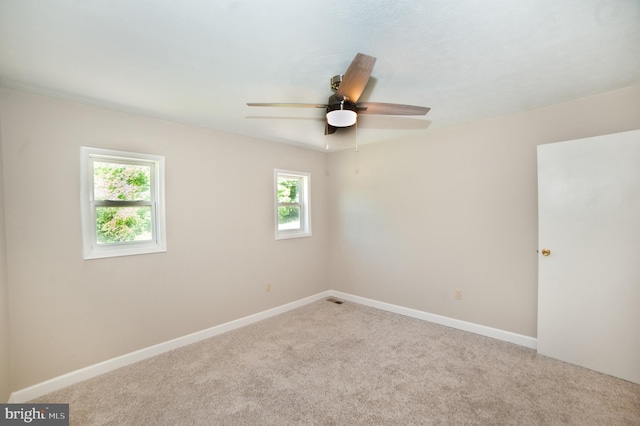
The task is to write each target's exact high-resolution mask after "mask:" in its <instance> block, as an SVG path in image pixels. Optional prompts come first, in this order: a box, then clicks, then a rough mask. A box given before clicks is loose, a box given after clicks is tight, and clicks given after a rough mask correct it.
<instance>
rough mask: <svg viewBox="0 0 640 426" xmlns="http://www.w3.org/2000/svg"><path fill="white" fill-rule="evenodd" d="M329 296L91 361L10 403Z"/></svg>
mask: <svg viewBox="0 0 640 426" xmlns="http://www.w3.org/2000/svg"><path fill="white" fill-rule="evenodd" d="M330 295H331V294H330V292H329V291H325V292H322V293H318V294H315V295H313V296H309V297H306V298H304V299H300V300H296V301H294V302H291V303H287V304H285V305H282V306H278V307H275V308H272V309H268V310H266V311H262V312H258V313H257V314H253V315H249V316H246V317H243V318H239V319H237V320H233V321H229V322H226V323H224V324H220V325H217V326H214V327H211V328H207V329H205V330H201V331H197V332H195V333H191V334H187V335H186V336H182V337H178V338H176V339H172V340H169V341H166V342H163V343H158V344H157V345H153V346H149V347H147V348H143V349H140V350H137V351H134V352H130V353H128V354H124V355H121V356H118V357H115V358H111V359H108V360H106V361H103V362H99V363H97V364H93V365H90V366H88V367H85V368H81V369H79V370H75V371H72V372H70V373H67V374H63V375H61V376H58V377H54V378H52V379H49V380H47V381H44V382H41V383H38V384H35V385H33V386H30V387H28V388H25V389H21V390H19V391H16V392H13V393H12V394H11V396H10V398H9V403H10V404H11V403H13V404H21V403H25V402H27V401H31V400H32V399H35V398H38V397H41V396H43V395H46V394H48V393H50V392H54V391H57V390H60V389H62V388H65V387H67V386H71V385H73V384H76V383H80V382H82V381H85V380H88V379H91V378H94V377H96V376H99V375H101V374H105V373H108V372H110V371H113V370H116V369H118V368H121V367H125V366H127V365H130V364H133V363H136V362H138V361H143V360H145V359H147V358H151V357H153V356H156V355H160V354H163V353H165V352H169V351H172V350H174V349H178V348H181V347H183V346H187V345H190V344H192V343H197V342H199V341H201V340H205V339H209V338H211V337H215V336H218V335H220V334H223V333H226V332H228V331H232V330H236V329H238V328H241V327H244V326H246V325H249V324H253V323H256V322H258V321H262V320H264V319H267V318H270V317H273V316H276V315H279V314H282V313H285V312H287V311H290V310H292V309H296V308H300V307H302V306H304V305H308V304H309V303H313V302H316V301H318V300H321V299H322V298H325V297H329V296H330Z"/></svg>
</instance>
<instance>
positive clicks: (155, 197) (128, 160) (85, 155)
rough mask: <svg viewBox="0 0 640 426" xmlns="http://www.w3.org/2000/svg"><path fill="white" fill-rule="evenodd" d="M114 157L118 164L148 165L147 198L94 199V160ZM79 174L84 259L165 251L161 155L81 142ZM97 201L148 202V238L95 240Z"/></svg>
mask: <svg viewBox="0 0 640 426" xmlns="http://www.w3.org/2000/svg"><path fill="white" fill-rule="evenodd" d="M114 160H115V161H117V162H118V163H122V164H134V165H142V166H151V179H150V192H151V200H150V201H96V200H95V199H94V182H93V178H94V170H93V164H94V162H95V161H107V162H108V161H114ZM80 176H81V179H80V207H81V221H82V256H83V258H84V259H100V258H105V257H116V256H131V255H138V254H148V253H159V252H166V251H167V241H166V225H165V205H164V204H165V203H164V199H165V196H164V157H163V156H159V155H151V154H140V153H135V152H126V151H114V150H110V149H99V148H90V147H84V146H83V147H80ZM100 205H113V206H121V207H126V206H133V205H150V206H151V228H152V229H151V234H152V238H151V241H126V242H121V243H109V244H98V242H97V235H96V207H97V206H100Z"/></svg>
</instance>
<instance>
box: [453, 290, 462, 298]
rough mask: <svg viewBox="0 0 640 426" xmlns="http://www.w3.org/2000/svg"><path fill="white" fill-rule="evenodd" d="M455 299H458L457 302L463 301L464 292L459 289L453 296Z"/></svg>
mask: <svg viewBox="0 0 640 426" xmlns="http://www.w3.org/2000/svg"><path fill="white" fill-rule="evenodd" d="M453 298H454V299H456V300H462V290H460V289H459V288H457V289H456V292H455V293H454V295H453Z"/></svg>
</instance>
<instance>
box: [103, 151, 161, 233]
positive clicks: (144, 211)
mask: <svg viewBox="0 0 640 426" xmlns="http://www.w3.org/2000/svg"><path fill="white" fill-rule="evenodd" d="M150 182H151V168H150V167H148V166H138V165H128V164H115V163H100V162H95V163H94V197H95V199H96V200H111V201H150V200H151V190H150ZM96 232H97V240H98V243H117V242H124V241H136V240H149V239H151V208H150V207H149V206H135V207H129V206H127V207H104V206H101V207H97V208H96Z"/></svg>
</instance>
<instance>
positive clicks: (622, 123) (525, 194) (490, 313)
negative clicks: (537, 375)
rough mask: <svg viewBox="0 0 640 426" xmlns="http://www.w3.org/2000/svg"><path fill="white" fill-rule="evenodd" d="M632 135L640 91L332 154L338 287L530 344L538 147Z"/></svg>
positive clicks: (639, 119) (639, 116)
mask: <svg viewBox="0 0 640 426" xmlns="http://www.w3.org/2000/svg"><path fill="white" fill-rule="evenodd" d="M488 101H490V100H488ZM637 128H640V86H636V87H631V88H628V89H624V90H619V91H615V92H610V93H605V94H601V95H598V96H593V97H589V98H585V99H581V100H577V101H574V102H569V103H565V104H560V105H555V106H552V107H548V108H543V109H539V110H535V111H530V112H526V113H521V114H516V115H511V116H504V117H499V118H495V119H491V120H485V121H482V122H476V123H471V124H468V125H465V126H459V127H455V128H448V129H442V130H438V131H433V132H428V133H426V135H422V136H416V137H412V138H406V139H403V140H398V141H395V142H388V143H384V144H376V145H366V146H363V147H361V148H360V151H359V152H358V153H356V152H354V150H348V151H342V152H339V153H334V154H331V155H330V159H329V170H330V175H331V177H330V194H331V198H330V200H331V202H330V206H331V207H330V221H331V288H332V289H335V290H339V291H343V292H347V293H351V294H355V295H358V296H362V297H367V298H371V299H375V300H379V301H383V302H387V303H392V304H397V305H401V306H405V307H410V308H415V309H418V310H422V311H427V312H431V313H434V314H440V315H444V316H448V317H452V318H456V319H460V320H464V321H469V322H473V323H476V324H482V325H485V326H489V327H495V328H498V329H503V330H507V331H511V332H515V333H519V334H523V335H526V336H533V337H535V336H536V312H537V261H538V260H537V259H538V257H537V256H538V255H537V253H536V250H537V182H536V179H537V177H536V146H537V145H538V144H544V143H550V142H558V141H563V140H570V139H576V138H582V137H588V136H595V135H601V134H607V133H615V132H620V131H626V130H632V129H637ZM455 289H461V290H462V300H460V301H456V300H454V291H455Z"/></svg>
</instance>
